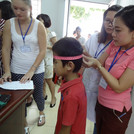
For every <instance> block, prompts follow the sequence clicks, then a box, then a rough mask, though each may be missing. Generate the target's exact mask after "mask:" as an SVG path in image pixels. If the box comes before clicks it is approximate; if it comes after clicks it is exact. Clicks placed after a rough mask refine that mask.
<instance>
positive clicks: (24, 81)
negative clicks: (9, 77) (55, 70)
mask: <svg viewBox="0 0 134 134" xmlns="http://www.w3.org/2000/svg"><path fill="white" fill-rule="evenodd" d="M33 75H34V72H33V71H29V72H27V73H26V74H25V75H24V76H23V77H22V78H21V80H20V82H21V83H26V82H27V81H30V80H31V79H32V77H33Z"/></svg>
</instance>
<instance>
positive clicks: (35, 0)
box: [32, 0, 41, 18]
mask: <svg viewBox="0 0 134 134" xmlns="http://www.w3.org/2000/svg"><path fill="white" fill-rule="evenodd" d="M40 13H41V0H32V16H33V18H36V17H37V15H38V14H40Z"/></svg>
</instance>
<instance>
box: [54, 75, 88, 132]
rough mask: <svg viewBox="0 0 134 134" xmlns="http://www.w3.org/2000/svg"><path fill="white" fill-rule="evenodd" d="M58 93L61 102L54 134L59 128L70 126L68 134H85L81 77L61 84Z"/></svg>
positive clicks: (85, 101)
mask: <svg viewBox="0 0 134 134" xmlns="http://www.w3.org/2000/svg"><path fill="white" fill-rule="evenodd" d="M59 92H61V100H60V105H59V110H58V117H57V124H56V130H55V132H56V134H59V131H60V130H61V126H62V125H64V126H72V127H71V133H70V134H85V128H86V115H87V97H86V92H85V87H84V84H83V82H82V76H81V75H80V77H79V78H77V79H74V80H72V81H68V82H63V84H62V85H61V87H60V89H59Z"/></svg>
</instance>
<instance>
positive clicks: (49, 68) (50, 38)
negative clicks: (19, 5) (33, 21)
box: [37, 14, 57, 108]
mask: <svg viewBox="0 0 134 134" xmlns="http://www.w3.org/2000/svg"><path fill="white" fill-rule="evenodd" d="M37 19H38V20H40V21H41V22H42V23H43V24H44V26H45V28H46V31H47V51H46V56H45V59H44V62H45V75H44V87H43V92H44V98H45V100H46V99H47V95H46V83H47V84H48V87H49V89H50V92H51V102H50V108H53V107H54V106H55V104H56V97H55V84H54V82H53V81H52V78H53V73H54V72H53V52H52V46H53V45H54V43H55V42H56V41H57V39H56V33H55V32H50V31H49V30H48V28H49V27H50V26H51V19H50V17H49V16H48V15H47V14H39V15H38V16H37Z"/></svg>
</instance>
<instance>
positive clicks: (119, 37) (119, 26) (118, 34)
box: [112, 17, 134, 48]
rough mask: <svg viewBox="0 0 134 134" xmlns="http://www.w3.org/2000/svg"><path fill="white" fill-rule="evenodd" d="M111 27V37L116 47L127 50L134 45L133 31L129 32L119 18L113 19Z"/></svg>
mask: <svg viewBox="0 0 134 134" xmlns="http://www.w3.org/2000/svg"><path fill="white" fill-rule="evenodd" d="M113 27H114V30H113V33H112V36H113V40H114V42H115V45H116V46H123V47H124V48H129V47H131V45H134V44H133V42H134V31H130V29H129V28H128V27H127V26H126V25H125V23H124V22H123V21H122V19H121V18H120V17H116V18H115V19H114V22H113Z"/></svg>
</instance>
